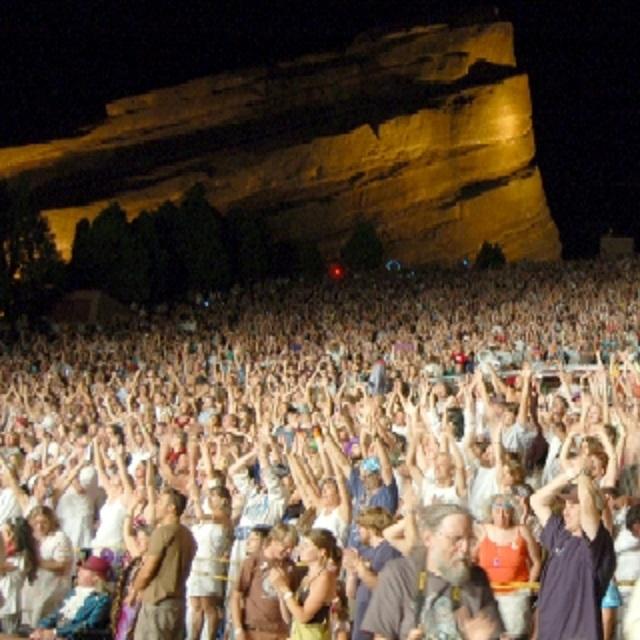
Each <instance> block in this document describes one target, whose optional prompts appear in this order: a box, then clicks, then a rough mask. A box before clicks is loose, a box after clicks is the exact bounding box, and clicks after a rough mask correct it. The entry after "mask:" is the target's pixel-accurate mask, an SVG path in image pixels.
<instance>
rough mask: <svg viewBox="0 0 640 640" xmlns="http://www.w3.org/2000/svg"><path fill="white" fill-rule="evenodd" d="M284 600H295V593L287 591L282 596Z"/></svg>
mask: <svg viewBox="0 0 640 640" xmlns="http://www.w3.org/2000/svg"><path fill="white" fill-rule="evenodd" d="M282 598H283V600H290V599H291V598H293V591H287V592H286V593H285V594H284V595H283V596H282Z"/></svg>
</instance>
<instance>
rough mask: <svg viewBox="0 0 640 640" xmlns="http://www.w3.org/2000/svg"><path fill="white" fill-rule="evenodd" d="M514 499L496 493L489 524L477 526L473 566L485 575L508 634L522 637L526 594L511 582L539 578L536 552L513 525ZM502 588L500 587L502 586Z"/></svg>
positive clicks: (526, 535)
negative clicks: (474, 562) (479, 568)
mask: <svg viewBox="0 0 640 640" xmlns="http://www.w3.org/2000/svg"><path fill="white" fill-rule="evenodd" d="M513 499H514V497H513V496H510V495H505V494H498V495H496V496H494V497H493V499H492V501H491V522H488V523H485V524H482V525H479V529H480V539H479V542H478V546H477V549H476V553H477V563H478V565H480V566H481V567H482V568H483V569H484V570H485V571H486V573H487V576H488V577H489V581H490V582H491V586H492V587H493V589H494V593H495V595H496V599H497V601H498V607H499V609H500V614H501V615H502V619H503V622H504V624H505V627H506V629H507V631H508V633H510V634H512V635H513V636H518V635H526V634H527V633H528V629H525V628H524V627H528V624H529V617H530V602H529V591H528V590H523V589H521V588H519V587H518V586H507V585H510V584H512V583H514V582H524V583H526V582H535V581H536V580H537V579H538V576H539V575H540V569H541V560H540V549H539V547H538V544H537V543H536V541H535V540H534V539H533V536H532V535H531V532H530V531H529V529H528V528H527V527H526V526H525V525H519V524H516V522H515V520H516V519H515V504H514V502H513ZM502 585H504V586H502Z"/></svg>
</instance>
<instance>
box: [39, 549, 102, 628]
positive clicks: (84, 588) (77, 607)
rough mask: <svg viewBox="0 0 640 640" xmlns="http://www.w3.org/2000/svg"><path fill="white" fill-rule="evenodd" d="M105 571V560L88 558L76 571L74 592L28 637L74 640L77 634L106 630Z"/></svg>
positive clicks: (94, 557) (93, 557) (72, 590)
mask: <svg viewBox="0 0 640 640" xmlns="http://www.w3.org/2000/svg"><path fill="white" fill-rule="evenodd" d="M108 571H109V563H108V562H107V561H106V560H105V559H104V558H99V557H97V556H90V557H89V558H87V559H86V560H85V561H84V562H83V563H82V564H81V565H80V567H79V568H78V578H77V583H76V586H75V588H73V589H71V591H70V592H69V593H68V595H67V597H66V598H65V599H64V601H63V602H62V604H61V605H60V607H58V609H56V611H54V612H53V613H52V614H51V615H49V616H47V617H45V618H43V619H42V620H40V622H39V623H38V628H36V629H34V631H33V632H32V633H31V635H30V636H29V637H30V638H31V640H51V638H69V639H71V640H73V638H74V637H75V636H76V634H77V633H79V632H82V631H87V630H94V629H101V628H106V627H107V626H108V624H109V613H110V609H111V597H110V596H109V594H108V593H106V591H105V582H106V581H107V573H108Z"/></svg>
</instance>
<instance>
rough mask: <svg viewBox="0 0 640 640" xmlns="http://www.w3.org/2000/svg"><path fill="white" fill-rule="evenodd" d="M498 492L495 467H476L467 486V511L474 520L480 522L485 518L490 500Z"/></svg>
mask: <svg viewBox="0 0 640 640" xmlns="http://www.w3.org/2000/svg"><path fill="white" fill-rule="evenodd" d="M498 492H499V487H498V471H497V469H496V467H483V466H480V465H478V466H476V468H475V473H474V476H473V479H472V480H471V484H470V485H469V510H470V511H471V513H472V514H473V517H474V518H475V519H476V520H478V521H479V522H482V521H484V520H485V519H486V518H487V515H488V508H489V503H490V502H491V498H492V497H493V496H494V495H495V494H496V493H498Z"/></svg>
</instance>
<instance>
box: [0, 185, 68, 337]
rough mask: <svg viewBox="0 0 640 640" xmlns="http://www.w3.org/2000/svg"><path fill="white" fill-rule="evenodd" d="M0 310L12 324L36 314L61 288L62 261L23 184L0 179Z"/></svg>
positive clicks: (26, 187)
mask: <svg viewBox="0 0 640 640" xmlns="http://www.w3.org/2000/svg"><path fill="white" fill-rule="evenodd" d="M0 247H1V250H0V313H2V314H3V315H4V317H5V319H6V320H8V321H9V323H10V324H11V325H14V323H15V321H16V319H17V317H18V316H19V315H20V314H23V313H25V314H27V315H31V316H34V315H38V314H40V313H42V312H43V311H44V310H46V309H47V308H48V306H49V304H50V303H51V301H53V300H54V299H55V298H56V297H57V296H58V295H59V293H60V292H61V291H62V290H63V286H64V279H65V267H64V263H63V262H62V260H61V259H60V256H59V254H58V252H57V250H56V246H55V243H54V240H53V237H52V235H51V231H50V229H49V225H48V223H47V221H46V220H45V219H44V218H43V217H42V216H41V215H40V210H39V209H38V207H37V206H36V204H35V202H34V200H33V197H32V193H31V191H30V189H29V188H28V185H26V184H25V183H19V184H17V185H13V186H9V185H8V183H7V182H6V181H0Z"/></svg>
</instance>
